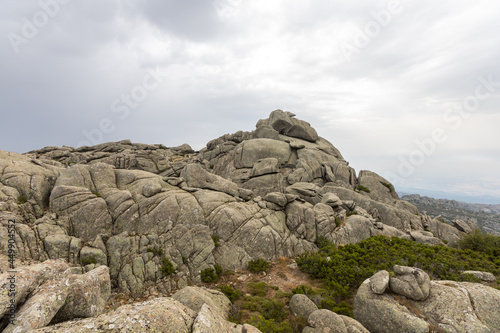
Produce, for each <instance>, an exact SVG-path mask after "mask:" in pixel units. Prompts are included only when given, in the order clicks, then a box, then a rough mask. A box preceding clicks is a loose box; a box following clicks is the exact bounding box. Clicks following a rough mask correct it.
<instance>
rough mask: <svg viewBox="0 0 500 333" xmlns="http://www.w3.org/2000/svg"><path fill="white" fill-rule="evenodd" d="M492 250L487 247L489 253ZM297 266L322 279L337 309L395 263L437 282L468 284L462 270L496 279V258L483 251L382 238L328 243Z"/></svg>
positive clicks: (498, 260) (498, 264) (498, 268)
mask: <svg viewBox="0 0 500 333" xmlns="http://www.w3.org/2000/svg"><path fill="white" fill-rule="evenodd" d="M471 237H472V236H471ZM464 242H466V243H471V241H464ZM494 248H495V247H494V246H489V247H487V249H489V250H488V251H490V252H491V251H493V250H492V249H494ZM297 264H298V265H299V267H300V269H301V270H302V271H304V272H307V273H309V274H310V275H311V276H312V277H315V278H318V279H321V280H323V282H324V284H325V286H326V288H327V289H328V291H329V292H330V294H329V297H330V298H331V299H332V300H334V301H335V304H337V305H338V306H341V307H342V306H343V305H342V301H347V300H349V299H350V298H351V297H352V296H353V295H354V294H355V292H356V290H357V288H358V287H359V285H360V284H361V283H362V282H363V281H364V280H365V279H367V278H369V277H370V276H372V275H373V274H374V273H376V272H377V271H379V270H382V269H385V270H388V271H392V267H393V266H394V265H396V264H397V265H403V266H412V267H418V268H421V269H423V270H424V271H426V272H427V273H428V274H429V275H430V276H431V277H433V278H438V279H441V280H455V281H465V280H469V281H470V277H467V276H464V275H461V274H460V273H461V271H463V270H479V271H487V272H491V273H493V274H494V275H496V276H500V257H498V256H495V255H493V254H492V253H488V252H487V251H484V252H477V251H473V250H471V249H465V250H462V249H454V248H451V247H447V246H442V245H438V246H429V245H423V244H418V243H416V242H413V241H410V240H406V239H401V238H387V237H385V236H375V237H371V238H368V239H366V240H364V241H363V242H360V243H358V244H348V245H345V246H342V247H338V248H337V247H335V245H333V244H332V243H330V244H329V245H326V246H323V247H322V248H321V249H320V251H319V252H317V253H309V254H305V255H302V256H300V257H299V258H298V260H297ZM329 302H330V301H328V300H325V304H324V306H328V307H329V306H331V305H332V304H330V305H328V303H329Z"/></svg>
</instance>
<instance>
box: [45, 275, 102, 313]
mask: <svg viewBox="0 0 500 333" xmlns="http://www.w3.org/2000/svg"><path fill="white" fill-rule="evenodd" d="M66 283H67V285H69V291H68V296H67V297H66V299H65V301H64V304H63V306H62V307H61V308H60V309H59V311H58V312H57V315H56V316H55V317H54V322H61V321H65V320H70V319H73V318H88V317H95V316H98V315H100V314H101V313H103V312H104V309H105V307H106V303H107V302H108V299H109V296H110V294H111V280H110V277H109V268H108V267H106V266H100V267H98V268H96V269H93V270H91V271H90V272H88V273H86V274H83V275H74V274H73V275H70V276H69V277H68V279H67V281H66Z"/></svg>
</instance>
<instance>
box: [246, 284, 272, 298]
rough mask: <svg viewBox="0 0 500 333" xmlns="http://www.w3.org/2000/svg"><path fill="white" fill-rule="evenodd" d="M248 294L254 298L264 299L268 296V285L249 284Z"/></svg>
mask: <svg viewBox="0 0 500 333" xmlns="http://www.w3.org/2000/svg"><path fill="white" fill-rule="evenodd" d="M247 287H248V292H249V293H250V294H252V295H254V296H261V297H264V296H266V294H267V284H266V283H265V282H248V284H247Z"/></svg>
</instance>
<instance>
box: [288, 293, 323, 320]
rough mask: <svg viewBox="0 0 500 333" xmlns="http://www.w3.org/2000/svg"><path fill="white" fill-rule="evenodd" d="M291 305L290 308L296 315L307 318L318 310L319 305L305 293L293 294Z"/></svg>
mask: <svg viewBox="0 0 500 333" xmlns="http://www.w3.org/2000/svg"><path fill="white" fill-rule="evenodd" d="M289 305H290V310H291V311H292V313H293V314H294V315H296V316H301V317H306V318H307V317H309V315H310V314H311V313H313V312H314V311H316V310H318V307H317V305H316V304H314V303H313V301H311V300H310V299H309V297H307V296H306V295H303V294H295V295H293V296H292V298H291V299H290V304H289Z"/></svg>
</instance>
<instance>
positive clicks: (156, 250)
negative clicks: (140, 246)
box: [146, 247, 163, 256]
mask: <svg viewBox="0 0 500 333" xmlns="http://www.w3.org/2000/svg"><path fill="white" fill-rule="evenodd" d="M146 252H151V253H153V255H155V256H162V255H163V249H161V248H157V247H148V248H147V249H146Z"/></svg>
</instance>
